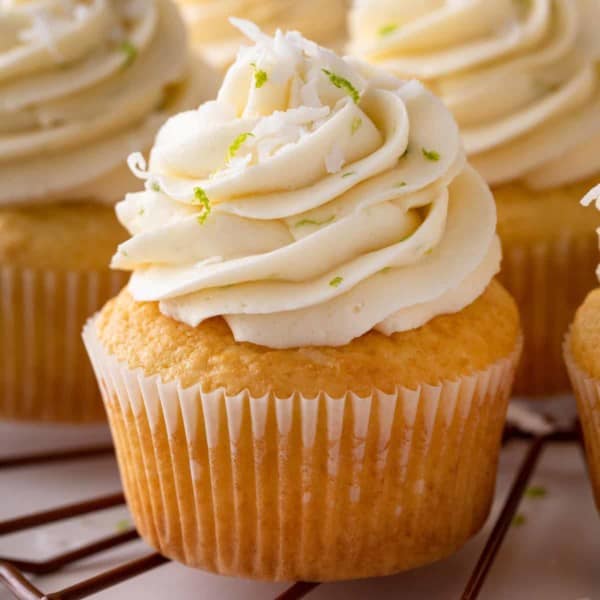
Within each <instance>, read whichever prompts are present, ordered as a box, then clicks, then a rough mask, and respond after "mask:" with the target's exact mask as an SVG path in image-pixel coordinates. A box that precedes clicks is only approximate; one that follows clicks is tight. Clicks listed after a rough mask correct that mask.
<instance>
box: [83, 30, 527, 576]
mask: <svg viewBox="0 0 600 600" xmlns="http://www.w3.org/2000/svg"><path fill="white" fill-rule="evenodd" d="M236 24H237V26H238V27H239V28H240V29H241V30H242V31H243V32H244V33H245V34H246V35H247V36H248V37H249V38H250V39H252V40H253V41H254V42H255V43H256V45H255V46H253V47H250V48H246V49H244V50H243V51H242V52H241V53H240V55H239V56H238V59H237V61H236V62H235V63H234V65H233V66H232V67H231V69H230V70H229V72H228V73H227V75H226V77H225V81H224V83H223V86H222V88H221V90H220V92H219V95H218V99H217V100H216V101H214V102H209V103H207V104H204V105H203V106H201V107H200V108H199V109H198V110H196V111H190V112H186V113H183V114H181V115H178V116H176V117H173V118H172V119H170V120H169V121H168V122H167V123H166V125H165V126H164V127H163V128H162V130H161V131H160V133H159V135H158V136H157V140H156V144H155V146H154V148H153V150H152V153H151V158H150V163H149V166H148V169H146V165H145V163H144V160H143V158H142V157H141V155H137V156H135V157H134V158H133V160H132V163H136V164H137V168H136V171H137V172H138V174H139V176H140V177H143V178H145V179H146V189H145V191H143V192H139V193H134V194H129V195H128V196H127V197H126V199H125V201H124V202H122V203H121V204H119V205H118V207H117V212H118V215H119V217H120V219H121V221H122V222H123V223H124V225H125V226H126V227H127V229H128V230H129V231H130V232H131V234H132V237H131V239H130V240H128V241H127V242H125V243H124V244H122V245H121V246H120V247H119V250H118V252H117V254H116V255H115V257H114V259H113V266H114V267H116V268H120V269H127V270H132V271H133V275H132V279H131V281H130V284H129V287H128V290H126V291H123V292H122V293H121V294H120V295H119V296H118V297H117V298H116V299H114V300H112V301H110V302H109V303H108V304H107V305H106V306H105V307H104V309H103V310H102V312H101V313H100V315H99V316H98V317H96V318H95V319H93V320H92V321H90V323H89V324H88V325H87V326H86V329H85V332H84V339H85V341H86V345H87V347H88V351H89V353H90V356H91V358H92V361H93V364H94V366H95V371H96V374H97V376H98V380H99V383H100V386H101V389H102V391H103V397H104V400H105V403H106V408H107V411H108V414H109V419H110V423H111V426H112V429H113V435H114V439H115V443H116V448H117V454H118V460H119V464H120V467H121V472H122V474H123V480H124V485H125V489H126V494H127V498H128V501H129V503H130V506H131V509H132V512H133V514H134V517H135V521H136V525H137V527H138V529H139V531H140V532H141V534H142V535H143V537H144V538H145V539H146V540H147V541H148V542H149V543H150V544H152V545H153V546H155V547H156V548H158V549H159V550H160V552H161V553H163V554H165V555H166V556H169V557H172V558H174V559H177V560H179V561H181V562H184V563H186V564H188V565H191V566H194V567H200V568H203V569H208V570H211V571H216V572H218V573H226V574H231V575H238V576H247V577H257V578H264V579H281V580H293V579H307V580H318V581H324V580H334V579H341V578H344V579H346V578H355V577H367V576H373V575H384V574H387V573H393V572H396V571H399V570H403V569H408V568H411V567H415V566H417V565H420V564H424V563H427V562H430V561H433V560H436V559H439V558H441V557H443V556H446V555H448V554H450V553H452V552H454V551H455V550H456V549H457V548H458V547H459V546H461V545H462V544H463V543H464V542H465V541H466V540H467V539H468V538H469V537H470V536H471V535H473V534H474V533H475V532H476V531H477V530H478V529H479V528H480V526H481V525H482V523H483V522H484V520H485V519H486V517H487V514H488V509H489V506H490V502H491V499H492V494H493V488H494V480H495V474H496V463H497V458H498V450H499V445H500V438H501V432H502V427H503V424H504V417H505V410H506V404H507V401H508V396H509V393H510V387H511V383H512V378H513V372H514V367H515V363H516V360H517V357H518V353H519V323H518V313H517V309H516V306H515V304H514V302H513V300H512V299H511V297H510V296H509V294H508V293H507V292H506V291H505V290H504V289H503V288H502V287H501V286H500V284H498V283H496V282H495V281H494V280H493V277H494V275H495V273H496V272H497V271H498V269H499V265H500V244H499V241H498V239H497V238H496V235H495V225H496V211H495V206H494V201H493V197H492V195H491V193H490V191H489V188H488V187H487V185H486V184H485V182H484V181H483V179H482V178H481V177H480V176H479V175H478V174H477V173H476V172H475V171H474V170H473V169H472V168H470V167H469V166H467V165H466V163H465V159H464V155H463V152H462V149H461V145H460V139H459V134H458V130H457V127H456V125H455V123H454V121H453V120H452V118H451V115H450V113H449V112H448V111H447V109H445V107H444V106H443V104H442V103H441V102H440V101H439V100H437V99H436V98H435V97H434V96H433V95H432V94H431V93H430V92H428V91H426V90H425V89H424V88H423V86H422V85H421V84H419V83H418V82H416V81H412V82H408V83H406V82H402V81H400V80H398V79H396V78H394V77H390V76H389V75H387V74H386V73H384V72H381V71H377V70H373V69H372V68H371V67H368V66H367V65H364V64H361V63H357V62H353V61H351V60H349V59H348V60H346V59H341V58H339V57H338V56H337V55H336V54H334V53H333V52H331V51H329V50H326V49H324V48H321V47H319V46H317V45H316V44H314V43H312V42H309V41H307V40H305V39H304V38H303V37H301V36H300V34H298V33H296V32H294V33H287V34H282V33H280V34H277V36H276V38H275V39H273V38H270V37H268V36H267V35H265V34H263V33H261V32H260V30H259V29H258V28H257V27H256V26H254V25H252V24H251V23H247V22H240V21H236Z"/></svg>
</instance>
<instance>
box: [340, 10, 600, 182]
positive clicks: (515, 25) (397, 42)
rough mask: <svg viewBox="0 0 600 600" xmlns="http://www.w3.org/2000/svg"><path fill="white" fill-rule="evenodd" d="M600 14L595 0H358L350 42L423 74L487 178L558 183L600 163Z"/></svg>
mask: <svg viewBox="0 0 600 600" xmlns="http://www.w3.org/2000/svg"><path fill="white" fill-rule="evenodd" d="M599 19H600V3H598V2H597V0H530V1H528V2H522V1H519V0H464V1H460V2H457V1H446V2H439V1H428V2H412V0H394V1H392V0H360V1H356V2H355V5H354V8H353V10H352V12H351V17H350V29H351V37H352V43H351V48H352V50H353V51H354V52H355V53H356V54H357V55H359V56H363V57H364V58H366V59H367V60H369V61H370V62H374V63H376V64H380V65H383V66H385V67H386V68H388V69H390V70H392V71H394V72H396V73H397V74H399V75H400V76H403V77H419V78H421V79H423V80H425V81H426V84H427V85H428V86H429V87H430V88H431V89H432V90H433V91H434V92H435V93H437V94H438V95H439V96H440V97H441V98H442V99H443V100H444V102H445V103H446V105H447V106H448V107H449V108H450V109H451V111H452V112H453V114H454V116H455V117H456V119H457V121H458V123H459V126H460V129H461V132H462V135H463V140H464V143H465V147H466V151H467V154H468V155H469V156H470V157H471V158H472V162H473V165H474V166H475V167H476V168H477V169H478V170H479V171H480V172H481V173H482V174H483V175H484V177H485V178H486V179H487V181H488V182H489V183H491V184H500V183H503V182H506V181H510V180H513V179H521V180H522V181H524V182H525V183H526V184H528V185H529V186H530V187H533V188H544V187H554V186H558V185H562V184H565V183H570V182H573V181H577V180H580V179H583V178H585V177H589V176H591V175H593V174H594V173H595V172H597V171H598V169H599V168H600V161H599V160H598V159H596V158H595V157H596V156H599V155H600V78H599V72H598V68H597V66H596V62H597V60H598V58H599V57H600V42H599V41H598V35H597V31H596V30H595V28H594V25H593V24H594V23H596V24H597V23H598V20H599ZM565 158H566V159H567V160H566V161H565Z"/></svg>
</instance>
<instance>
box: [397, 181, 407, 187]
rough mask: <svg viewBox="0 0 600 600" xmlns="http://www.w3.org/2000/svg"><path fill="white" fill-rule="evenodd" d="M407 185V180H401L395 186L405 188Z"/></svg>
mask: <svg viewBox="0 0 600 600" xmlns="http://www.w3.org/2000/svg"><path fill="white" fill-rule="evenodd" d="M406 185H408V183H406V181H399V182H398V183H397V184H396V185H395V186H394V187H396V188H403V187H404V186H406Z"/></svg>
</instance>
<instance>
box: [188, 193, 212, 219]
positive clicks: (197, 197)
mask: <svg viewBox="0 0 600 600" xmlns="http://www.w3.org/2000/svg"><path fill="white" fill-rule="evenodd" d="M192 204H196V205H199V206H201V207H202V212H201V213H200V214H199V215H198V216H197V217H196V220H197V221H198V223H200V225H204V223H206V219H208V215H210V211H211V206H210V200H209V199H208V196H207V195H206V192H205V191H204V190H203V189H202V188H201V187H195V188H194V199H193V200H192Z"/></svg>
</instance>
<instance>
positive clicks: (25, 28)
mask: <svg viewBox="0 0 600 600" xmlns="http://www.w3.org/2000/svg"><path fill="white" fill-rule="evenodd" d="M192 75H193V76H192ZM215 88H216V85H215V76H214V75H213V74H212V73H211V72H210V71H209V70H208V68H207V67H205V66H203V65H202V64H201V63H199V62H198V63H197V64H195V65H194V69H193V73H192V71H191V70H190V64H189V61H188V54H187V47H186V38H185V29H184V26H183V22H182V21H181V18H180V17H179V15H178V13H177V9H176V7H175V6H174V5H173V4H172V2H171V0H22V1H19V2H17V1H15V0H12V1H8V2H7V1H6V0H5V1H4V3H3V4H2V8H1V10H0V181H1V182H2V185H0V204H7V203H20V202H31V201H35V202H39V201H51V200H55V199H60V200H64V199H68V198H75V199H83V198H89V199H93V200H96V201H105V202H110V203H113V202H115V201H116V200H118V199H119V198H122V197H123V194H124V193H125V191H127V190H131V187H132V185H134V183H135V180H132V178H131V174H130V173H129V172H128V171H127V169H126V165H125V158H126V157H127V155H128V154H129V153H130V152H131V151H132V150H134V149H136V148H140V147H141V148H149V147H150V146H151V144H152V140H153V138H154V135H155V134H156V132H157V130H158V128H159V127H160V125H161V124H162V123H163V122H164V121H165V119H166V118H167V117H168V115H169V114H172V113H173V112H178V111H180V110H183V109H185V108H188V107H191V106H197V104H198V103H199V102H200V101H201V100H202V99H204V98H206V97H208V96H206V95H205V92H208V93H209V94H211V93H212V92H213V90H214V89H215Z"/></svg>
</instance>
